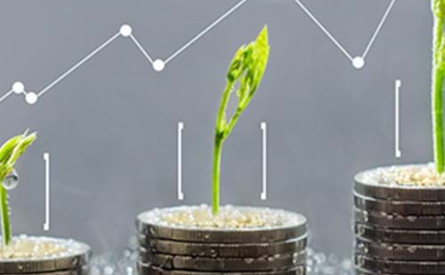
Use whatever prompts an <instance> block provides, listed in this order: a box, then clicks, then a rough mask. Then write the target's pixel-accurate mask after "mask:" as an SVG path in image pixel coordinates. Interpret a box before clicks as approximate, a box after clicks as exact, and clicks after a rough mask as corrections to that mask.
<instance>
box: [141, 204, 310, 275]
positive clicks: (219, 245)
mask: <svg viewBox="0 0 445 275" xmlns="http://www.w3.org/2000/svg"><path fill="white" fill-rule="evenodd" d="M172 209H174V208H169V209H163V210H154V211H149V212H145V213H142V214H141V215H139V216H138V219H137V228H138V234H139V245H140V246H139V255H140V257H139V262H138V270H139V274H153V275H164V274H165V275H168V274H172V275H185V274H187V275H205V274H244V275H269V274H270V275H272V274H274V275H287V274H293V275H300V274H306V245H307V227H306V219H305V218H304V217H303V216H301V215H298V214H293V213H288V212H287V213H288V215H289V216H291V217H292V221H290V222H289V224H286V225H284V226H278V227H275V226H271V227H267V228H264V229H244V230H243V229H238V230H236V229H226V230H225V229H208V228H206V229H203V228H198V227H194V228H191V227H180V226H173V225H168V224H166V223H164V222H162V219H160V218H159V217H160V216H162V215H163V214H162V213H164V214H165V213H168V212H169V211H172ZM173 211H174V210H173Z"/></svg>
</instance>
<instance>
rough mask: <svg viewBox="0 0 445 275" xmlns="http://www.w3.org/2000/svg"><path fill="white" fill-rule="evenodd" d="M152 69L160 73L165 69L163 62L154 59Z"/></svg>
mask: <svg viewBox="0 0 445 275" xmlns="http://www.w3.org/2000/svg"><path fill="white" fill-rule="evenodd" d="M153 69H154V70H155V71H157V72H161V71H163V70H164V69H165V62H164V61H162V60H161V59H156V60H155V61H154V62H153Z"/></svg>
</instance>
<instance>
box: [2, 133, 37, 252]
mask: <svg viewBox="0 0 445 275" xmlns="http://www.w3.org/2000/svg"><path fill="white" fill-rule="evenodd" d="M35 139H36V134H35V133H33V134H30V135H27V133H25V134H23V135H19V136H16V137H13V138H11V139H10V140H8V141H7V142H6V143H5V144H4V145H3V146H2V147H1V148H0V183H3V182H4V181H5V179H6V177H7V176H8V175H9V174H11V173H12V172H13V170H14V165H15V164H16V162H17V161H18V159H19V158H20V157H21V156H22V155H23V154H24V153H25V151H26V149H27V148H28V147H29V146H30V145H31V144H32V143H33V142H34V140H35ZM0 214H1V220H2V241H3V245H4V246H7V245H8V244H9V242H10V241H11V224H10V221H9V202H8V194H7V190H6V189H5V187H4V186H3V184H0Z"/></svg>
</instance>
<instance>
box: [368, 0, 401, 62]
mask: <svg viewBox="0 0 445 275" xmlns="http://www.w3.org/2000/svg"><path fill="white" fill-rule="evenodd" d="M395 3H396V0H392V1H391V2H390V3H389V6H388V8H387V9H386V11H385V14H384V15H383V17H382V19H381V20H380V23H379V25H378V26H377V29H376V30H375V32H374V34H373V35H372V38H371V40H370V41H369V43H368V46H367V47H366V49H365V52H364V53H363V55H362V57H363V58H366V56H367V55H368V53H369V50H370V49H371V47H372V45H374V42H375V40H376V38H377V36H378V35H379V33H380V31H381V30H382V27H383V25H384V24H385V22H386V19H388V16H389V14H390V13H391V10H392V8H393V7H394V5H395Z"/></svg>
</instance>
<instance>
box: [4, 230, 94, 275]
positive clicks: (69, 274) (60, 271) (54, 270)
mask: <svg viewBox="0 0 445 275" xmlns="http://www.w3.org/2000/svg"><path fill="white" fill-rule="evenodd" d="M27 238H28V237H27ZM30 239H33V240H37V241H42V245H41V246H39V248H35V249H42V250H44V249H45V246H46V245H45V244H44V242H46V243H48V242H54V243H57V244H56V245H60V246H61V247H65V246H66V248H67V249H66V251H63V252H60V253H57V255H46V256H40V257H31V258H30V257H29V256H26V257H25V256H24V255H25V254H24V255H23V257H20V255H21V254H20V251H17V252H14V253H15V256H14V257H13V258H10V259H8V258H6V259H3V258H2V259H0V274H6V275H19V274H27V275H29V274H39V275H86V274H88V272H89V269H88V264H89V260H90V254H91V252H90V248H89V247H88V246H87V245H85V244H83V243H79V242H75V241H72V240H60V239H52V238H34V237H30ZM22 248H24V247H23V246H22Z"/></svg>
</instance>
